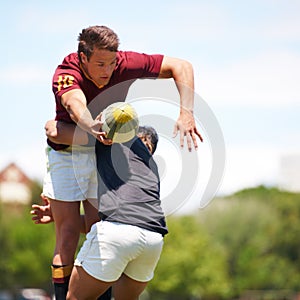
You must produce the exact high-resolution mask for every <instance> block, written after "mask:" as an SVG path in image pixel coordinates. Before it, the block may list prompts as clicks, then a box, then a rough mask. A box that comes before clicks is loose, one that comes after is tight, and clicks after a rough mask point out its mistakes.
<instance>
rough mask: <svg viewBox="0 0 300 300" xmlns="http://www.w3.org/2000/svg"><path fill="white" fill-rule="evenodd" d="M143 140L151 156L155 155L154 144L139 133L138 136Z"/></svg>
mask: <svg viewBox="0 0 300 300" xmlns="http://www.w3.org/2000/svg"><path fill="white" fill-rule="evenodd" d="M137 136H138V137H139V138H140V139H141V140H142V142H143V143H144V144H145V146H146V147H147V148H148V150H149V152H150V153H151V154H153V152H152V150H153V147H152V144H151V142H150V141H149V139H148V138H147V137H145V136H143V135H142V134H140V133H138V135H137Z"/></svg>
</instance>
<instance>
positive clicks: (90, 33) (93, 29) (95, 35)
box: [77, 26, 119, 60]
mask: <svg viewBox="0 0 300 300" xmlns="http://www.w3.org/2000/svg"><path fill="white" fill-rule="evenodd" d="M78 41H79V44H78V51H77V53H78V57H79V59H80V52H83V53H84V54H85V55H86V57H87V59H88V60H89V59H90V57H91V55H92V54H93V51H94V49H95V48H96V49H104V50H109V51H112V52H116V51H118V47H119V38H118V36H117V34H116V33H115V32H114V31H113V30H111V29H110V28H108V27H106V26H90V27H88V28H86V29H83V30H82V32H81V33H80V34H79V36H78Z"/></svg>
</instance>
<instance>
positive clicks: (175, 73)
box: [158, 56, 203, 150]
mask: <svg viewBox="0 0 300 300" xmlns="http://www.w3.org/2000/svg"><path fill="white" fill-rule="evenodd" d="M158 78H173V79H174V81H175V84H176V87H177V89H178V92H179V95H180V114H179V118H178V120H177V122H176V124H175V128H174V135H175V136H176V135H177V133H178V131H179V132H180V145H181V147H183V144H184V136H186V138H187V144H188V149H189V150H191V149H192V141H193V144H194V147H195V148H197V147H198V145H197V139H196V137H198V138H199V139H200V141H201V142H202V141H203V139H202V137H201V134H200V133H199V132H198V130H197V128H196V124H195V120H194V116H193V110H194V71H193V67H192V65H191V64H190V63H189V62H188V61H185V60H182V59H178V58H172V57H168V56H164V58H163V61H162V65H161V69H160V73H159V77H158Z"/></svg>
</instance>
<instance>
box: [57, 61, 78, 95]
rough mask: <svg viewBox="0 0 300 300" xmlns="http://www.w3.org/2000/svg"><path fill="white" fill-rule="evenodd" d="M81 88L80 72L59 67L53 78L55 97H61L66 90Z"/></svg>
mask: <svg viewBox="0 0 300 300" xmlns="http://www.w3.org/2000/svg"><path fill="white" fill-rule="evenodd" d="M74 89H80V85H79V80H78V72H77V71H75V70H72V69H69V70H68V69H61V68H59V67H58V68H57V69H56V71H55V73H54V75H53V79H52V90H53V93H54V95H55V97H58V98H59V97H61V96H62V95H63V94H64V93H65V92H68V91H70V90H74Z"/></svg>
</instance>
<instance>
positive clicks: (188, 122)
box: [174, 110, 203, 151]
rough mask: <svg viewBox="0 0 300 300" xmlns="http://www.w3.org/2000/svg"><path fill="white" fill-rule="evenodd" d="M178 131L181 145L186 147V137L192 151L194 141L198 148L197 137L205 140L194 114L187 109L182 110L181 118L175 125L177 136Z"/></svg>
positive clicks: (195, 146) (175, 134)
mask: <svg viewBox="0 0 300 300" xmlns="http://www.w3.org/2000/svg"><path fill="white" fill-rule="evenodd" d="M178 131H179V133H180V147H182V148H183V147H184V140H185V139H186V142H187V146H188V150H189V151H192V143H193V145H194V148H195V149H196V150H197V148H198V143H197V137H198V138H199V139H200V141H201V142H203V138H202V136H201V134H200V132H199V131H198V129H197V127H196V123H195V119H194V116H193V114H192V113H191V112H189V111H187V110H182V111H181V112H180V115H179V118H178V119H177V122H176V124H175V126H174V137H176V136H177V134H178Z"/></svg>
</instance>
